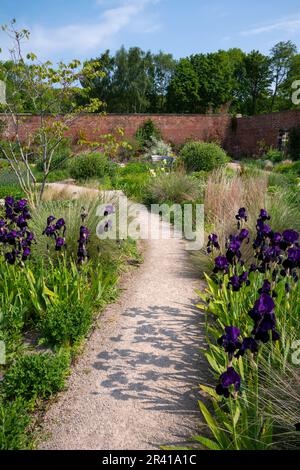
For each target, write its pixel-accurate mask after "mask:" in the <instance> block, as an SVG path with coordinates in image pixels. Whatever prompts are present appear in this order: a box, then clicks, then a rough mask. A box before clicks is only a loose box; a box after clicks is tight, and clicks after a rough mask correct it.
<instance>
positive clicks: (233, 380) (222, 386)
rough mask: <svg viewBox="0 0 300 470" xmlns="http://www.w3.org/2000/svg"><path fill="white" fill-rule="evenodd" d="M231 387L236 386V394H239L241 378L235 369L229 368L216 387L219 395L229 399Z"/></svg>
mask: <svg viewBox="0 0 300 470" xmlns="http://www.w3.org/2000/svg"><path fill="white" fill-rule="evenodd" d="M231 385H233V386H234V390H235V392H238V391H239V389H240V385H241V377H240V376H239V374H238V373H237V372H236V371H235V370H234V368H233V367H228V369H227V371H226V372H223V374H221V376H220V380H219V384H218V385H217V387H216V392H217V394H218V395H223V396H224V397H225V398H229V396H230V392H229V387H231Z"/></svg>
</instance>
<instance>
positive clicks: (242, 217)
mask: <svg viewBox="0 0 300 470" xmlns="http://www.w3.org/2000/svg"><path fill="white" fill-rule="evenodd" d="M235 218H236V219H237V220H244V221H245V222H247V220H248V215H247V210H246V208H245V207H241V208H240V209H239V211H238V213H237V215H236V216H235Z"/></svg>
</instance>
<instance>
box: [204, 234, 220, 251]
mask: <svg viewBox="0 0 300 470" xmlns="http://www.w3.org/2000/svg"><path fill="white" fill-rule="evenodd" d="M212 248H216V249H217V250H219V249H220V244H219V241H218V236H217V235H216V234H215V233H211V234H210V235H209V236H208V243H207V252H208V253H211V251H212Z"/></svg>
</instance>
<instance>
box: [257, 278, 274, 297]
mask: <svg viewBox="0 0 300 470" xmlns="http://www.w3.org/2000/svg"><path fill="white" fill-rule="evenodd" d="M258 293H259V294H268V295H270V294H271V283H270V282H269V281H268V280H267V279H266V280H265V281H264V283H263V285H262V287H261V288H260V289H259V291H258Z"/></svg>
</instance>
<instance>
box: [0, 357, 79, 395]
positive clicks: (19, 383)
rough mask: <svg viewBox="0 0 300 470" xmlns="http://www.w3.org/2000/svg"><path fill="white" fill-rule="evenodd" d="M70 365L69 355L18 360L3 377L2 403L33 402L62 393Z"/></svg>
mask: <svg viewBox="0 0 300 470" xmlns="http://www.w3.org/2000/svg"><path fill="white" fill-rule="evenodd" d="M69 365H70V353H69V352H67V351H61V352H59V353H57V354H55V355H54V354H52V353H43V354H28V355H25V356H21V357H19V358H18V359H17V360H16V362H15V364H14V365H13V366H11V367H10V368H9V369H8V371H7V372H6V374H5V376H4V380H3V383H2V387H3V392H4V396H5V397H6V399H8V400H10V399H15V398H23V399H24V400H27V401H32V402H34V401H35V400H36V399H38V398H48V397H50V396H51V395H53V394H54V393H57V392H58V391H60V390H62V389H63V388H64V386H65V379H66V376H67V374H68V370H69Z"/></svg>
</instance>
